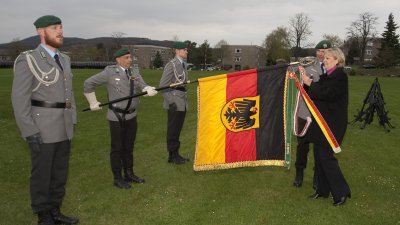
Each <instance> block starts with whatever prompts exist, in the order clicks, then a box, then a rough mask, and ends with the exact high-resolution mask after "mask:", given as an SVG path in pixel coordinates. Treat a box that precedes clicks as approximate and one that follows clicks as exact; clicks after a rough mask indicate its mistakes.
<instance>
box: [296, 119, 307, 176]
mask: <svg viewBox="0 0 400 225" xmlns="http://www.w3.org/2000/svg"><path fill="white" fill-rule="evenodd" d="M298 122H299V127H300V128H303V127H304V125H305V124H306V120H303V119H300V118H299V120H298ZM308 135H309V134H308V132H307V133H306V134H305V135H304V136H303V137H297V151H296V162H295V167H296V169H297V170H304V169H305V168H306V167H307V158H308V152H309V151H310V141H309V137H308Z"/></svg>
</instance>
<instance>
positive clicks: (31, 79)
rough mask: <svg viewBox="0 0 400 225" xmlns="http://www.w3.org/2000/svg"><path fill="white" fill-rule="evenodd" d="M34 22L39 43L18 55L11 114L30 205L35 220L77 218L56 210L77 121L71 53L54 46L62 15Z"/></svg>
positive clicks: (44, 223)
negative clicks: (26, 170)
mask: <svg viewBox="0 0 400 225" xmlns="http://www.w3.org/2000/svg"><path fill="white" fill-rule="evenodd" d="M34 25H35V27H36V31H37V33H38V35H39V37H40V44H39V46H38V47H37V48H36V49H34V50H30V51H26V52H23V53H21V54H20V55H19V56H18V57H17V59H16V60H15V63H14V80H13V86H12V105H13V109H14V115H15V119H16V122H17V125H18V127H19V129H20V131H21V134H22V137H23V138H24V139H25V140H26V141H27V143H28V145H29V148H30V154H31V161H32V170H31V177H30V194H31V207H32V210H33V212H34V213H36V214H37V215H38V224H41V225H53V224H77V223H78V222H79V219H78V218H74V217H68V216H65V215H63V214H62V213H61V212H60V207H61V205H62V200H63V197H64V194H65V185H66V182H67V175H68V167H69V156H70V151H71V139H72V137H73V134H74V126H75V124H76V123H77V118H76V105H75V98H74V92H73V86H72V73H71V63H70V58H69V57H68V56H67V55H65V54H64V53H62V52H60V51H59V50H58V48H59V47H61V46H62V45H63V29H62V25H61V20H60V18H58V17H56V16H53V15H47V16H42V17H40V18H38V19H37V20H36V21H35V22H34Z"/></svg>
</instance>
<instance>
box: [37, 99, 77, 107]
mask: <svg viewBox="0 0 400 225" xmlns="http://www.w3.org/2000/svg"><path fill="white" fill-rule="evenodd" d="M31 104H32V106H38V107H45V108H58V109H70V108H71V102H70V101H67V102H49V101H38V100H34V99H32V100H31Z"/></svg>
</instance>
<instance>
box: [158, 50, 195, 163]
mask: <svg viewBox="0 0 400 225" xmlns="http://www.w3.org/2000/svg"><path fill="white" fill-rule="evenodd" d="M184 64H185V62H184V61H182V60H181V59H179V58H178V57H175V58H174V59H172V60H171V61H170V62H168V63H167V65H165V68H164V72H163V74H162V77H161V80H160V87H165V86H169V85H171V84H175V83H182V82H186V81H188V79H189V77H188V73H187V70H186V66H184ZM163 97H164V102H163V107H164V108H165V109H167V110H168V123H167V149H168V153H169V159H168V162H178V163H177V164H181V163H184V162H185V161H187V159H184V158H183V157H181V156H180V155H179V148H180V141H179V136H180V133H181V130H182V127H183V123H184V121H185V116H186V111H187V110H188V108H189V106H188V100H187V92H186V87H185V86H181V87H178V88H171V89H167V90H166V91H164V92H163ZM179 162H180V163H179Z"/></svg>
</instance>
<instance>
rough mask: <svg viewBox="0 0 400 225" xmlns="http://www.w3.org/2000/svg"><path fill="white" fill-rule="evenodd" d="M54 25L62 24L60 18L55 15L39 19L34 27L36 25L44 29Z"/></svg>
mask: <svg viewBox="0 0 400 225" xmlns="http://www.w3.org/2000/svg"><path fill="white" fill-rule="evenodd" d="M54 24H61V19H60V18H58V17H57V16H53V15H46V16H42V17H39V18H38V19H37V20H36V21H35V22H34V23H33V25H35V27H36V28H42V27H48V26H50V25H54Z"/></svg>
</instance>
